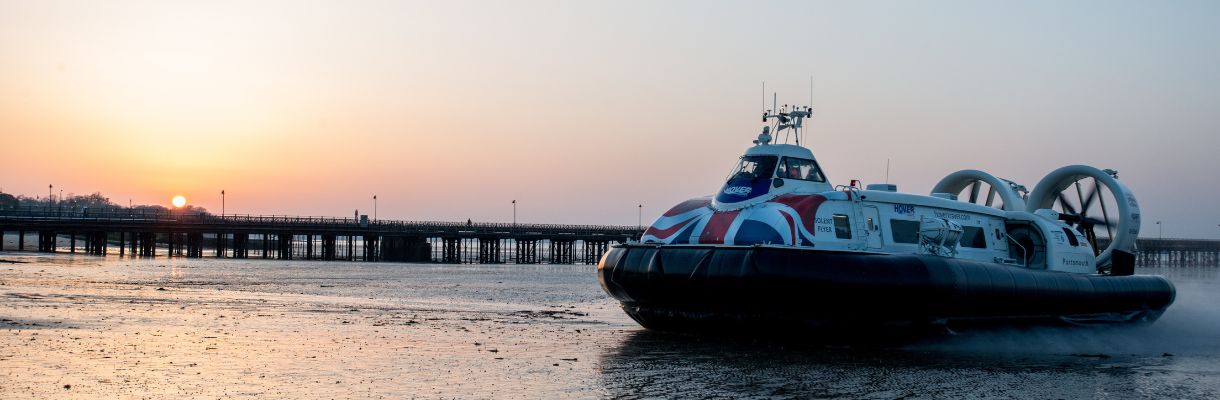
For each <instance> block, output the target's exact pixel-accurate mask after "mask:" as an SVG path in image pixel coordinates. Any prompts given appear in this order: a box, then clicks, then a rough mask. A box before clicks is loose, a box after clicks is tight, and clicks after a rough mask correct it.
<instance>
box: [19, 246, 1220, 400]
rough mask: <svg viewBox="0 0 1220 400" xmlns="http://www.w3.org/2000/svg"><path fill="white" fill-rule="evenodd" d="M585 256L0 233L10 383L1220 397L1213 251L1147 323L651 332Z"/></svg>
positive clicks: (147, 388)
mask: <svg viewBox="0 0 1220 400" xmlns="http://www.w3.org/2000/svg"><path fill="white" fill-rule="evenodd" d="M595 272H596V267H595V266H591V265H511V264H500V265H439V264H403V263H360V262H321V261H274V260H270V261H268V260H235V259H185V258H173V259H169V258H157V259H132V258H119V257H115V256H110V257H106V258H102V257H95V256H84V255H62V254H60V255H39V254H36V253H30V252H11V251H10V252H0V393H4V397H5V398H48V397H62V396H67V397H75V398H135V397H141V398H142V397H159V398H167V397H173V398H178V397H188V396H189V397H253V396H260V397H274V398H606V397H614V398H655V397H687V398H713V397H723V398H785V397H791V398H808V397H837V396H842V397H859V398H946V397H949V398H959V397H993V398H1081V397H1120V398H1127V397H1158V398H1217V397H1220V313H1218V312H1217V311H1216V309H1217V307H1216V304H1220V273H1218V272H1220V270H1218V269H1216V268H1214V267H1177V268H1157V269H1142V270H1140V271H1139V273H1148V274H1160V275H1164V276H1166V277H1167V278H1169V279H1170V280H1171V281H1173V282H1174V284H1175V285H1177V289H1178V298H1177V301H1176V303H1175V304H1174V305H1173V306H1171V307H1170V308H1169V310H1168V311H1167V312H1166V313H1165V314H1164V316H1163V317H1162V318H1161V319H1160V320H1159V321H1158V322H1157V323H1155V324H1152V325H1150V326H1119V327H1105V328H1092V327H1088V328H1024V329H1009V330H990V331H980V332H959V333H957V334H956V335H949V336H940V337H937V338H934V339H929V340H921V341H917V342H914V343H907V344H900V345H887V346H844V345H827V344H819V343H802V342H799V341H792V340H790V339H785V340H783V341H773V340H768V338H766V337H758V338H740V337H738V338H722V337H704V336H688V335H672V334H657V333H652V332H649V331H646V330H644V329H642V328H640V327H639V326H638V325H636V324H635V323H634V322H633V321H631V320H630V318H628V317H627V316H626V315H625V314H623V313H622V311H621V310H620V309H619V306H618V303H617V302H616V301H614V300H612V299H610V298H609V297H608V296H606V295H605V294H604V293H603V292H602V290H601V288H600V287H599V286H598V283H597V277H596V274H595Z"/></svg>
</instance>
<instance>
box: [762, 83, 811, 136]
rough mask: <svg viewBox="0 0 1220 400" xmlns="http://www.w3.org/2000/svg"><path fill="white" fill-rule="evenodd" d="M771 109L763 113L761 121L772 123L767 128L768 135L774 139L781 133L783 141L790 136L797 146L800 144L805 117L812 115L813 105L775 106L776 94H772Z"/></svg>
mask: <svg viewBox="0 0 1220 400" xmlns="http://www.w3.org/2000/svg"><path fill="white" fill-rule="evenodd" d="M772 96H773V97H772V100H771V109H770V110H767V111H766V112H764V113H763V117H762V121H763V123H772V124H773V125H772V127H771V129H770V130H769V133H770V136H771V137H772V138H774V139H775V140H777V141H778V140H779V138H780V134H781V133H783V134H784V136H783V143H787V142H788V138H790V137H791V138H792V139H793V141H794V142H795V143H796V145H797V146H800V145H801V136H802V135H803V134H804V133H805V131H804V128H805V119H806V118H810V117H812V116H813V107H811V106H805V107H800V106H796V105H793V106H791V108H789V105H787V104H784V105H783V106H782V107H778V108H776V104H775V103H776V100H777V97H778V95H777V94H772Z"/></svg>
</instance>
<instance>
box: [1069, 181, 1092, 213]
mask: <svg viewBox="0 0 1220 400" xmlns="http://www.w3.org/2000/svg"><path fill="white" fill-rule="evenodd" d="M1072 186H1075V187H1076V200H1080V216H1082V217H1083V216H1086V215H1088V211H1089V203H1085V202H1084V194H1083V193H1081V192H1080V181H1076V183H1075V184H1073V185H1072Z"/></svg>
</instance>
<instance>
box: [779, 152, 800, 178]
mask: <svg viewBox="0 0 1220 400" xmlns="http://www.w3.org/2000/svg"><path fill="white" fill-rule="evenodd" d="M788 170H789V168H788V157H784V158H781V159H780V160H779V168H778V169H776V170H775V176H777V177H780V178H796V177H795V176H791V174H789V173H788Z"/></svg>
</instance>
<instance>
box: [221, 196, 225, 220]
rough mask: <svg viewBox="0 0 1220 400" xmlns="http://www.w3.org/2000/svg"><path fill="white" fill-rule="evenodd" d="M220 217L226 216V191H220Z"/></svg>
mask: <svg viewBox="0 0 1220 400" xmlns="http://www.w3.org/2000/svg"><path fill="white" fill-rule="evenodd" d="M220 216H222V217H223V216H225V191H224V189H221V190H220Z"/></svg>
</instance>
